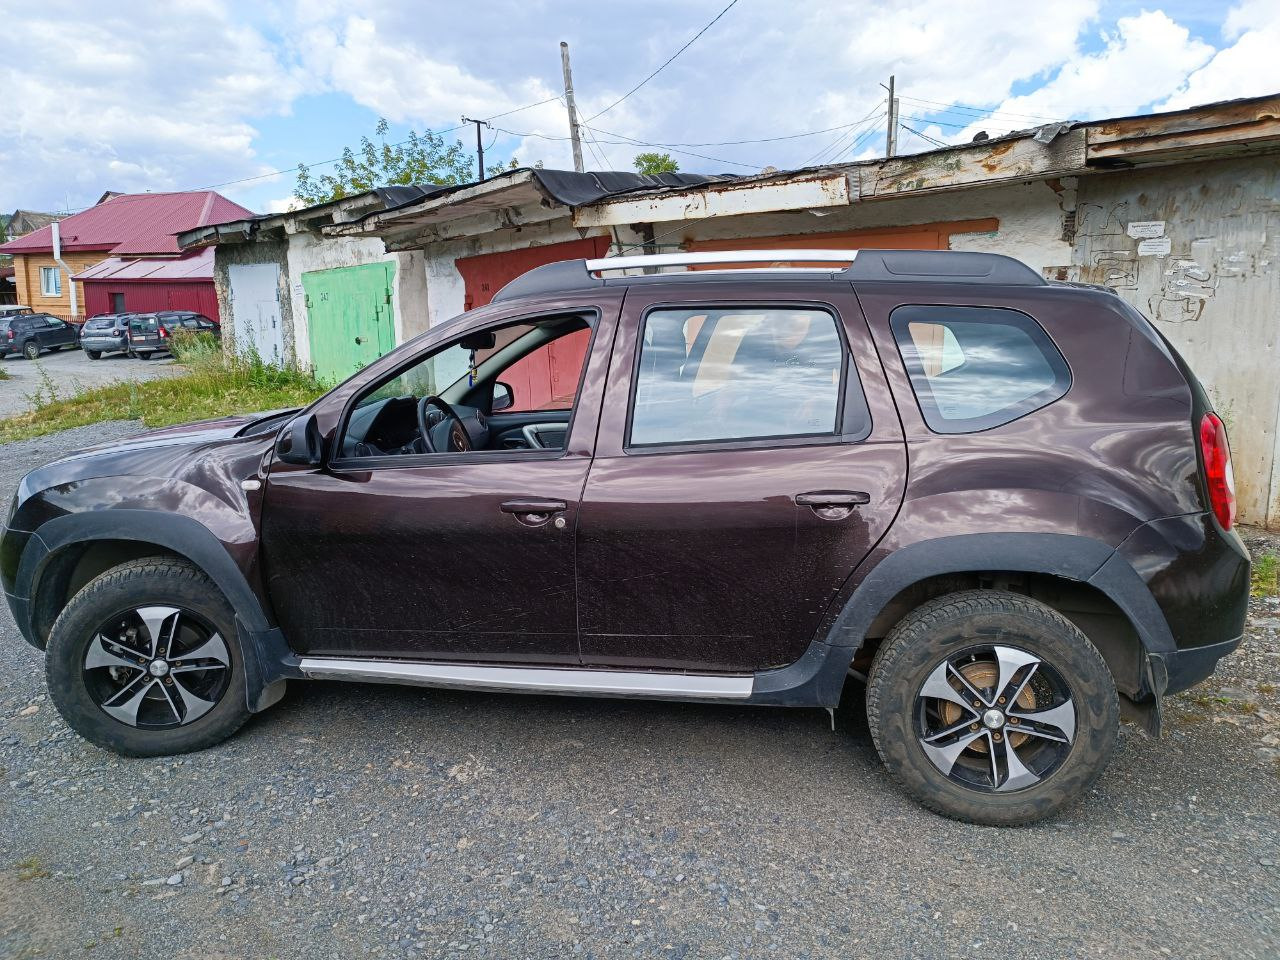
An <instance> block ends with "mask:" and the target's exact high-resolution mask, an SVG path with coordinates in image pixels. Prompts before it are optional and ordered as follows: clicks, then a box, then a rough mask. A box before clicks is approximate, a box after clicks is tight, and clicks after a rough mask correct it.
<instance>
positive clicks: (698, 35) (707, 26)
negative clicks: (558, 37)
mask: <svg viewBox="0 0 1280 960" xmlns="http://www.w3.org/2000/svg"><path fill="white" fill-rule="evenodd" d="M737 3H738V0H730V3H729V5H728V6H727V7H725V8H724V9H723V10H721V11H720V12H719V13H717V14H716V15H715V16H714V17H712V18H711V22H710V23H708V24H707V25H706V26H705V27H703V28H702V29H701V30H699V31H698V32H697V33H695V34H694V35H693V36H692V37H691V38H690V39H689V42H688V43H686V44H685V45H684V46H683V47H681V48H680V49H679V50H677V51H676V52H675V53H673V54H672V55H671V56H669V57H668V58H667V59H666V60H665V61H664V62H663V64H662V66H660V67H658V69H657V70H655V71H653V73H651V74H649V75H648V76H647V77H645V78H644V79H643V80H641V81H640V82H639V83H637V84H636V85H635V86H634V87H632V88H631V89H630V90H628V91H627V92H626V93H624V94H623V95H622V96H620V97H619V98H618V99H617V100H615V101H613V103H611V104H609V105H608V106H607V107H605V108H604V109H603V110H601V111H600V112H599V113H596V114H593V115H592V116H590V117H588V118H587V119H586V120H584V121H582V123H583V125H584V126H585V125H586V124H588V123H590V122H591V121H592V120H594V119H595V118H596V117H602V116H604V115H605V114H606V113H608V112H609V111H610V110H612V109H613V108H614V107H616V106H617V105H618V104H620V103H621V102H622V101H623V100H625V99H627V97H629V96H631V95H632V94H633V93H635V92H636V91H637V90H639V89H640V88H641V87H643V86H644V85H645V84H646V83H648V82H649V81H650V80H652V79H653V78H654V77H656V76H657V75H658V74H660V73H661V72H662V71H663V70H665V69H666V68H667V67H668V66H670V64H671V61H673V60H674V59H675V58H676V57H678V56H680V54H682V53H684V52H685V51H686V50H688V49H689V48H690V47H691V46H693V42H694V41H695V40H697V39H698V38H699V37H700V36H702V35H703V34H704V33H706V32H707V31H708V30H710V29H711V28H712V27H713V26H715V22H716V21H717V20H719V19H720V18H721V17H723V16H724V15H725V14H726V13H728V12H729V11H730V10H732V9H733V7H734V6H735V5H736V4H737Z"/></svg>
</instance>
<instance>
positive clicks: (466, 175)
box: [293, 119, 475, 206]
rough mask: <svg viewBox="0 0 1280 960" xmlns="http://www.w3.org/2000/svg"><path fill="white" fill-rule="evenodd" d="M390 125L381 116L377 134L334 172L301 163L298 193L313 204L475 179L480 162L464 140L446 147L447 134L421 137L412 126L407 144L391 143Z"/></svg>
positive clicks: (344, 154)
mask: <svg viewBox="0 0 1280 960" xmlns="http://www.w3.org/2000/svg"><path fill="white" fill-rule="evenodd" d="M389 129H390V125H389V124H388V123H387V121H386V120H385V119H384V120H379V121H378V126H377V128H376V129H375V132H374V135H375V136H376V137H377V138H378V142H377V143H374V142H373V141H372V140H370V139H369V138H368V137H361V138H360V147H359V149H358V150H353V149H351V148H350V147H347V148H346V149H345V150H343V151H342V159H340V160H339V161H338V162H337V165H336V166H335V167H334V168H333V173H326V174H321V175H320V176H318V177H315V176H312V174H311V171H310V169H308V168H307V165H306V164H304V163H300V164H298V180H297V183H295V184H294V187H293V195H294V196H295V197H297V198H298V199H299V200H300V201H302V203H304V204H306V205H308V206H309V205H311V204H315V203H324V202H326V201H328V200H339V199H341V198H342V197H348V196H351V195H353V194H357V193H363V192H364V191H366V190H372V189H373V188H374V187H388V186H399V185H405V184H411V183H441V184H452V183H467V182H468V181H470V180H474V179H475V164H474V162H473V161H472V159H471V155H470V154H469V153H468V152H467V150H466V148H465V147H463V146H462V144H461V143H460V142H459V141H457V140H455V141H454V142H453V143H452V144H450V145H447V146H446V144H445V142H444V138H443V137H441V136H438V135H437V134H434V133H432V132H431V131H430V130H428V131H426V132H425V133H423V134H422V135H421V136H419V135H418V133H417V132H415V131H413V130H410V131H409V139H408V140H406V141H404V143H387V131H388V130H389Z"/></svg>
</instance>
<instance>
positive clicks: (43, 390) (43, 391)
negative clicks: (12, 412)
mask: <svg viewBox="0 0 1280 960" xmlns="http://www.w3.org/2000/svg"><path fill="white" fill-rule="evenodd" d="M35 365H36V388H35V389H34V390H32V391H31V392H30V393H28V394H27V395H26V398H27V402H28V403H29V404H31V408H32V409H33V410H43V409H44V408H45V407H47V406H49V405H50V404H53V403H57V402H58V399H59V394H58V385H57V384H56V383H54V382H53V377H51V376H49V371H48V370H47V369H46V368H45V365H44V364H43V363H41V362H40V361H39V360H36V361H35Z"/></svg>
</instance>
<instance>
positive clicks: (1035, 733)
mask: <svg viewBox="0 0 1280 960" xmlns="http://www.w3.org/2000/svg"><path fill="white" fill-rule="evenodd" d="M1009 733H1010V734H1015V735H1016V734H1019V733H1020V734H1023V735H1025V736H1028V737H1039V738H1040V739H1042V740H1052V741H1053V742H1054V743H1070V742H1071V741H1070V740H1068V739H1067V738H1066V737H1064V736H1062V735H1061V734H1057V733H1050V732H1049V731H1048V730H1037V729H1036V728H1035V727H1033V726H1032V725H1031V724H1029V723H1023V724H1018V725H1017V726H1012V727H1010V728H1009Z"/></svg>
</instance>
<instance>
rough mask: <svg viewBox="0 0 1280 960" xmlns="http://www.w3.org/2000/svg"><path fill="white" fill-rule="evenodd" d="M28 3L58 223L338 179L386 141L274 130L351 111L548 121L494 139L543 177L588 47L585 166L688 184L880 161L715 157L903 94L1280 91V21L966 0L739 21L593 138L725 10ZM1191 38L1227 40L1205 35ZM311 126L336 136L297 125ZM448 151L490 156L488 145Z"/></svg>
mask: <svg viewBox="0 0 1280 960" xmlns="http://www.w3.org/2000/svg"><path fill="white" fill-rule="evenodd" d="M0 2H4V3H6V4H10V5H12V4H13V3H14V0H0ZM23 2H24V5H25V6H26V8H27V9H26V10H24V11H22V12H21V13H19V14H17V15H9V14H8V13H7V12H6V14H5V16H4V22H5V27H6V30H7V36H6V39H7V40H8V42H9V48H10V49H18V50H22V51H24V55H23V56H22V57H9V58H6V59H5V60H4V61H3V62H0V89H3V90H4V91H5V103H6V107H7V117H6V121H7V124H8V131H7V132H8V135H7V136H6V137H0V209H4V208H6V207H13V206H18V205H22V206H51V205H60V204H61V203H62V198H63V197H64V196H67V195H68V194H69V195H70V197H71V201H72V204H73V205H76V204H83V203H86V202H90V201H92V200H93V199H96V197H97V195H98V194H99V193H100V192H101V191H102V190H103V189H106V188H113V189H124V190H141V189H152V190H163V189H176V188H189V187H192V186H195V185H199V184H207V183H219V182H223V181H231V180H238V179H241V178H244V177H253V176H257V175H260V174H263V173H265V172H266V171H267V170H269V169H271V168H272V167H276V166H281V167H283V166H289V165H290V162H291V160H293V161H299V160H300V161H307V160H314V159H316V158H317V155H318V156H319V157H332V156H335V155H337V153H339V152H340V150H341V148H342V147H343V146H344V145H354V144H355V143H356V142H357V140H358V138H359V137H360V136H361V135H362V134H367V133H368V131H369V128H370V127H371V126H372V119H371V118H369V117H367V116H365V115H364V111H363V110H358V111H353V110H350V109H347V110H345V111H341V113H340V115H341V116H342V118H343V119H342V122H340V123H337V122H335V123H334V124H332V125H331V126H323V125H316V124H314V123H313V124H312V125H311V126H310V128H309V129H308V130H307V131H306V132H307V136H306V138H305V142H306V143H307V144H308V146H307V147H306V148H305V150H303V148H301V147H298V146H297V145H295V144H293V143H291V142H290V141H289V140H287V139H285V138H286V137H287V136H288V132H289V128H288V126H287V123H286V122H285V121H278V120H271V121H270V122H267V121H266V120H265V118H268V117H270V116H271V115H283V116H287V115H289V113H290V111H291V109H292V107H293V105H294V104H295V102H296V101H297V99H298V98H299V97H302V96H305V95H308V94H327V95H330V96H337V97H339V98H341V97H347V98H350V101H351V102H352V103H354V104H359V105H360V106H362V107H364V108H366V109H367V110H368V111H369V112H370V113H371V114H373V115H375V116H385V117H387V118H388V119H389V120H391V121H392V123H393V124H395V125H396V126H397V127H404V126H412V127H415V128H417V129H419V130H423V129H432V130H441V129H447V128H449V127H453V126H456V125H458V123H459V118H460V117H461V116H463V115H467V116H474V117H489V116H494V115H496V114H505V113H507V111H510V110H513V109H515V108H517V107H521V106H523V105H525V104H529V103H533V102H534V101H538V100H549V102H547V103H544V104H541V105H539V106H536V107H533V108H531V109H528V110H523V111H521V112H519V113H513V114H510V115H508V116H502V117H500V118H498V119H496V120H495V121H494V124H493V129H492V130H491V131H487V132H486V145H487V146H488V145H490V143H491V142H492V147H491V152H489V151H487V153H488V157H487V159H489V160H490V162H491V163H493V162H499V161H505V160H506V159H507V158H508V157H510V156H511V155H513V154H514V155H515V156H517V157H518V158H519V160H520V161H521V163H524V164H530V163H533V162H535V161H542V162H543V163H545V164H546V165H547V166H549V167H556V168H568V167H570V166H571V162H572V161H571V159H570V149H569V144H568V141H567V139H565V138H566V137H567V134H568V129H567V120H566V116H565V110H564V106H563V104H562V103H561V101H560V100H559V99H556V95H557V94H559V93H560V92H561V83H560V59H559V47H558V42H559V40H561V39H565V40H568V41H569V42H570V44H571V45H572V48H573V52H574V80H575V86H576V91H577V95H578V106H579V112H580V115H581V116H582V117H584V118H588V123H590V125H591V126H592V127H594V128H595V130H596V132H595V133H594V135H593V137H592V136H589V138H588V139H589V140H592V141H593V142H591V143H589V144H588V145H587V146H585V147H584V152H585V156H586V160H587V167H588V169H599V168H601V167H604V166H608V167H612V168H614V169H624V170H625V169H630V167H631V161H632V158H633V157H634V156H635V154H636V153H638V152H641V151H644V150H647V149H650V148H649V147H647V146H644V145H641V144H635V143H625V142H619V141H622V140H625V138H628V137H630V138H634V139H636V140H639V141H650V142H653V143H672V144H677V146H674V147H662V146H660V147H658V148H657V149H659V150H668V151H669V152H671V153H672V155H673V156H675V157H676V159H678V160H679V161H680V163H681V165H682V167H683V168H684V169H686V170H711V171H733V172H747V171H749V170H751V169H755V168H758V167H760V166H764V165H766V164H768V165H774V166H778V167H782V168H785V167H789V166H799V165H801V164H803V163H805V162H806V161H808V160H810V159H811V158H814V157H818V158H820V159H822V160H832V159H840V160H848V159H853V158H855V157H860V156H866V155H878V154H879V153H880V152H881V151H882V149H883V143H884V131H883V126H882V123H883V120H880V121H877V122H875V123H871V122H868V123H867V124H865V125H864V126H862V127H858V128H848V127H846V129H843V130H836V131H832V132H829V133H824V134H822V135H818V136H811V137H801V138H797V139H778V140H773V141H770V142H756V143H743V144H712V143H709V142H710V141H733V140H760V139H763V138H769V137H785V136H786V135H789V134H796V133H801V132H803V131H807V130H809V131H812V130H818V129H822V128H827V127H834V126H837V125H848V124H852V123H853V122H855V121H857V120H859V119H860V118H862V117H864V116H867V115H868V114H869V113H871V112H873V110H877V109H882V108H881V107H877V106H876V105H877V104H879V103H880V102H881V101H882V100H883V98H884V91H883V90H882V89H881V87H880V83H881V82H882V81H885V80H887V78H888V76H889V75H890V74H896V75H897V79H898V87H899V93H900V95H901V96H902V97H903V98H904V99H903V103H902V106H903V110H902V112H903V114H904V115H906V116H908V117H912V116H915V117H928V118H931V119H925V120H911V119H908V120H907V121H906V122H907V123H908V124H910V125H911V126H914V127H916V129H918V130H921V131H922V132H923V133H924V134H926V135H928V136H929V137H934V138H937V139H944V140H964V139H968V138H969V137H971V136H972V134H973V132H974V131H975V130H977V129H987V130H989V131H991V132H992V133H996V132H1000V131H1003V130H1007V129H1011V128H1014V127H1020V126H1029V125H1032V124H1034V123H1036V122H1038V121H1037V120H1036V119H1035V117H1057V116H1060V117H1063V118H1067V117H1075V118H1086V117H1091V118H1096V117H1102V116H1107V115H1116V114H1122V113H1130V112H1137V111H1140V110H1143V109H1146V108H1148V107H1149V106H1150V105H1152V104H1165V105H1167V106H1170V107H1176V106H1182V105H1186V104H1190V103H1197V102H1205V101H1209V100H1216V99H1222V98H1226V97H1232V96H1244V95H1249V94H1255V93H1262V92H1268V91H1271V90H1274V89H1277V88H1280V56H1275V54H1274V51H1275V50H1277V49H1280V6H1278V5H1277V4H1276V2H1275V0H1241V2H1238V3H1237V5H1236V6H1234V7H1232V8H1231V9H1230V10H1225V9H1223V10H1221V11H1212V13H1211V15H1212V16H1216V17H1219V18H1221V35H1220V36H1212V37H1210V39H1212V40H1214V41H1215V43H1214V44H1210V43H1209V42H1208V41H1207V40H1206V39H1202V38H1198V37H1197V36H1193V35H1192V34H1191V33H1190V32H1189V31H1188V29H1187V28H1186V26H1185V24H1183V23H1179V22H1177V21H1176V20H1175V19H1174V18H1173V17H1171V16H1169V15H1167V13H1165V12H1161V11H1160V10H1159V9H1158V7H1159V3H1158V2H1157V3H1154V4H1153V8H1152V9H1150V10H1147V11H1144V12H1142V13H1139V14H1136V15H1133V16H1126V17H1122V18H1120V19H1118V20H1117V19H1115V17H1114V14H1111V13H1109V8H1108V6H1107V5H1103V4H1102V2H1101V0H1057V2H1055V3H1054V4H1052V5H1049V4H1035V3H1027V2H1026V0H988V2H986V3H984V4H983V5H982V7H981V10H980V12H975V8H974V6H973V5H972V4H969V3H956V2H955V0H881V2H878V3H876V4H867V3H865V2H864V0H809V2H808V3H806V4H803V5H795V6H792V7H790V8H788V9H786V10H785V15H780V13H779V8H777V7H772V6H770V5H767V4H766V5H760V4H739V5H738V6H737V7H735V8H734V9H733V10H732V11H730V12H729V13H728V14H726V15H725V17H724V18H723V19H722V20H721V21H720V22H719V23H717V24H716V25H715V27H713V28H712V29H711V30H709V31H708V32H707V33H706V35H705V36H703V37H701V38H700V39H699V40H698V41H697V42H696V43H695V44H694V45H693V46H691V47H690V48H689V49H688V50H687V51H686V52H685V53H683V54H682V55H681V56H680V57H679V58H678V59H677V60H675V61H674V62H673V63H672V64H671V65H670V66H669V67H667V68H666V69H665V70H663V72H662V73H661V74H659V75H658V76H657V77H656V78H654V79H653V80H652V81H651V82H649V83H648V84H646V85H645V86H644V87H643V88H642V89H641V90H639V91H638V92H636V93H635V94H633V95H631V96H630V97H628V98H627V99H626V100H624V101H623V102H622V103H621V104H620V105H618V106H616V107H613V108H611V109H610V110H609V111H608V112H607V113H605V114H604V115H603V116H601V117H600V118H599V119H596V120H591V119H589V118H591V117H592V115H593V114H595V113H597V112H599V111H601V110H603V109H604V108H605V107H608V106H609V105H610V104H611V103H613V101H614V100H616V99H617V98H618V97H620V96H621V95H622V94H623V93H625V92H626V91H627V90H628V89H630V87H631V86H633V85H634V84H635V83H636V82H638V81H639V80H640V79H641V78H643V77H644V76H645V75H646V74H647V73H648V72H649V71H651V70H652V69H653V68H654V67H655V66H656V65H657V64H659V63H661V62H662V61H663V60H665V59H666V58H667V57H668V56H670V55H671V53H673V52H674V51H675V50H676V49H678V48H679V47H680V46H681V45H682V44H683V43H685V42H686V41H687V40H688V39H689V38H690V37H691V36H692V35H693V34H694V33H695V32H696V31H697V29H698V28H699V27H700V26H701V25H702V24H703V23H705V22H706V20H707V19H709V17H710V15H711V14H710V12H707V11H711V12H714V11H713V10H712V8H707V11H704V9H703V7H702V5H701V4H689V3H688V2H687V0H650V3H649V4H648V5H646V6H644V7H643V8H637V7H632V6H626V7H624V6H619V5H614V6H608V7H606V8H603V11H602V8H600V7H599V6H598V5H597V6H588V5H587V4H585V3H579V4H556V5H552V6H547V5H544V4H540V3H529V2H528V0H486V2H485V4H484V6H483V8H482V9H479V10H477V7H478V5H474V4H473V5H471V6H466V5H453V6H435V7H433V8H431V11H430V15H429V16H427V15H424V14H423V8H422V7H421V6H419V5H417V4H412V3H409V2H407V0H359V2H358V3H355V4H352V3H350V2H342V3H340V2H338V0H269V2H267V3H262V2H261V0H193V2H190V3H186V4H182V5H169V6H164V7H156V6H151V5H147V6H137V7H134V6H130V5H129V4H128V3H125V4H123V5H121V4H115V5H111V6H108V7H104V8H95V9H94V10H93V12H92V14H89V13H87V12H86V8H84V7H83V6H82V5H80V4H76V3H73V2H71V0H56V2H52V3H47V2H46V3H42V4H39V5H37V2H36V0H23ZM1206 2H1207V0H1206ZM1180 9H1181V8H1180ZM704 12H705V13H706V16H704ZM1187 22H1194V23H1195V24H1196V26H1197V29H1199V30H1203V29H1204V27H1205V23H1204V20H1203V18H1202V19H1199V20H1195V21H1190V20H1188V21H1187ZM140 25H145V26H140ZM1089 31H1096V32H1097V34H1095V35H1101V36H1102V41H1101V43H1100V44H1099V43H1096V42H1090V43H1088V44H1087V45H1086V46H1087V48H1088V49H1089V50H1090V52H1088V53H1086V52H1083V50H1084V48H1083V47H1082V42H1083V41H1092V40H1093V37H1091V36H1090V34H1089ZM1210 32H1211V33H1212V30H1211V31H1210ZM1094 48H1097V49H1094ZM32 63H39V64H53V65H56V68H51V69H33V68H32V67H31V64H32ZM1015 91H1017V95H1015ZM1028 91H1029V92H1028ZM922 101H938V102H939V104H940V105H946V104H952V103H962V104H979V105H995V106H994V107H992V109H993V110H994V111H996V114H995V115H994V116H988V117H984V118H982V119H981V121H980V122H975V123H974V124H973V125H971V126H970V127H968V128H967V129H965V130H963V131H961V132H959V133H957V132H956V128H955V127H954V126H947V125H946V124H947V123H951V124H954V123H962V124H964V123H968V121H969V119H970V117H971V116H972V114H969V115H960V114H956V113H951V114H945V115H944V114H938V113H937V112H935V110H936V107H935V105H934V104H930V103H927V102H922ZM303 115H306V116H308V117H309V118H310V117H314V116H315V113H314V112H311V113H306V112H305V111H304V110H303V109H301V108H299V116H300V117H301V116H303ZM353 117H354V118H355V119H354V122H353V121H352V119H351V118H353ZM935 120H936V121H938V124H937V125H932V126H926V124H930V123H933V121H935ZM299 122H302V121H301V120H300V121H299ZM357 123H358V124H359V126H355V124H357ZM263 130H265V131H266V132H265V134H264V133H263V132H262V131H263ZM944 130H946V131H948V132H946V133H944V132H943V131H944ZM449 137H450V139H452V138H454V137H457V138H458V139H460V140H462V142H463V143H464V145H465V146H466V148H467V149H468V151H470V149H471V148H472V144H473V142H474V139H473V137H474V134H473V132H472V131H471V130H470V129H462V130H457V131H453V132H451V133H450V134H449ZM299 142H302V141H301V140H300V141H299ZM597 142H598V145H597ZM316 144H320V146H316ZM679 144H685V146H679ZM690 144H692V145H690ZM697 144H702V145H701V146H698V145H697ZM929 146H930V145H929V143H928V141H927V140H922V139H920V138H917V137H915V136H914V135H911V134H903V135H902V137H901V138H900V148H901V149H902V150H904V151H905V150H916V149H928V148H929ZM295 150H296V151H298V152H299V153H301V154H303V155H298V156H294V152H295ZM682 151H683V152H682ZM306 154H310V156H308V155H306ZM695 154H702V155H704V156H703V157H699V156H695ZM260 155H266V156H270V157H271V159H272V161H273V162H271V163H270V164H268V163H266V162H264V161H262V160H259V159H258V156H260ZM707 157H709V158H715V159H706V158H707ZM739 164H741V165H739ZM290 182H291V176H288V175H286V176H285V177H283V178H270V179H263V180H261V181H254V182H252V183H250V184H245V185H242V186H233V187H229V188H227V190H228V192H229V193H231V194H232V195H234V196H236V197H237V198H241V199H242V202H247V203H248V204H249V205H250V206H258V207H263V208H270V209H278V208H279V206H280V205H281V204H282V203H284V200H282V199H281V194H282V193H284V192H285V191H286V190H287V189H288V184H289V183H290ZM255 198H256V203H255V202H254V201H255Z"/></svg>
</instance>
